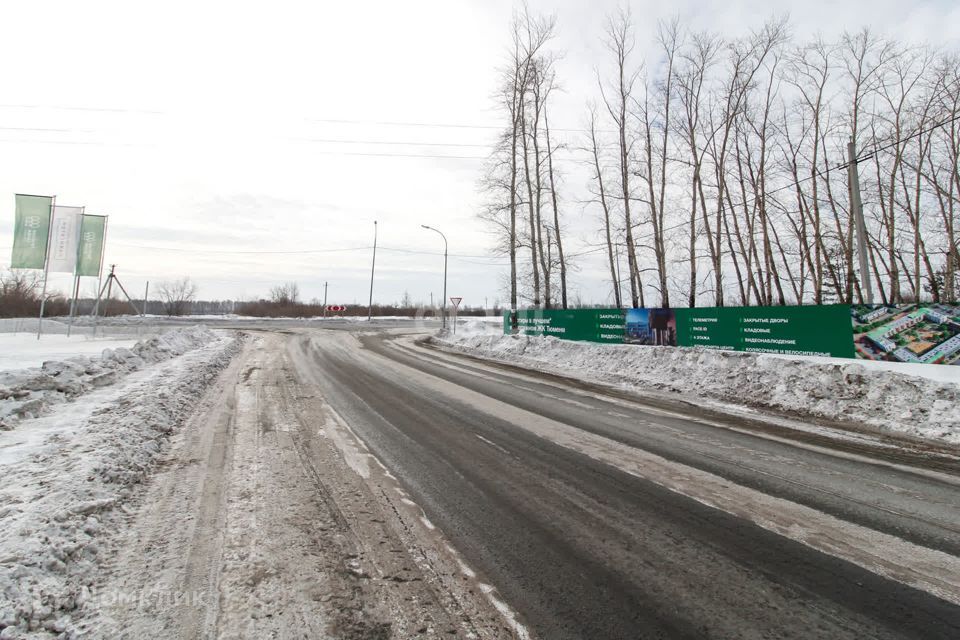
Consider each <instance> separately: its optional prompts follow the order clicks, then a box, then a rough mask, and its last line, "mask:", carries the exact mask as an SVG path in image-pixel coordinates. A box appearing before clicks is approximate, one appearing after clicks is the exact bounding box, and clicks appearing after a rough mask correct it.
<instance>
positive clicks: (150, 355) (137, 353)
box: [0, 326, 217, 431]
mask: <svg viewBox="0 0 960 640" xmlns="http://www.w3.org/2000/svg"><path fill="white" fill-rule="evenodd" d="M216 338H217V336H216V334H215V333H214V332H213V331H211V330H210V329H207V328H205V327H199V326H197V327H188V328H181V329H175V330H173V331H168V332H167V333H164V334H161V335H158V336H154V337H152V338H149V339H147V340H142V341H140V342H137V343H136V344H135V345H133V346H132V347H131V348H126V347H116V348H107V349H103V350H102V352H101V354H100V356H99V357H90V356H85V355H77V356H73V357H69V358H65V359H62V360H61V359H53V360H48V361H46V362H44V363H43V365H42V366H41V367H33V368H27V369H17V370H7V371H0V431H2V430H10V429H13V428H14V427H15V426H16V424H17V422H19V421H20V420H22V419H29V418H33V417H36V416H39V415H41V414H42V413H43V412H44V411H46V410H47V409H48V408H49V407H50V406H51V405H55V404H59V403H62V402H66V401H68V400H71V399H73V398H75V397H77V396H79V395H81V394H83V393H86V392H88V391H90V390H91V389H96V388H99V387H104V386H106V385H110V384H113V383H114V382H116V381H117V380H118V379H119V378H120V377H122V376H123V375H125V374H127V373H129V372H131V371H136V370H138V369H140V368H142V367H143V366H144V365H146V364H149V363H153V362H160V361H162V360H168V359H170V358H172V357H174V356H178V355H181V354H183V353H186V352H187V351H190V350H191V349H196V348H198V347H201V346H203V345H205V344H207V343H209V342H211V341H213V340H215V339H216ZM36 343H39V344H40V345H41V346H42V345H43V341H42V340H41V341H35V344H36Z"/></svg>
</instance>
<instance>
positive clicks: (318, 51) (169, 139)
mask: <svg viewBox="0 0 960 640" xmlns="http://www.w3.org/2000/svg"><path fill="white" fill-rule="evenodd" d="M630 4H631V7H632V8H633V12H634V15H635V16H636V18H637V21H638V25H637V26H638V50H639V51H643V50H647V49H650V46H651V36H652V33H653V29H654V26H655V24H656V21H657V20H658V19H668V18H670V17H672V16H674V15H679V16H680V18H681V20H682V22H683V23H684V24H687V25H690V26H691V27H693V28H698V29H703V28H712V29H716V30H718V31H721V32H722V33H724V34H728V35H735V34H739V33H743V32H744V31H746V30H748V29H749V28H751V27H755V26H757V25H759V24H760V23H761V22H762V21H763V20H764V19H765V18H767V17H769V16H770V15H772V14H773V13H784V12H789V14H790V15H791V17H792V24H793V27H794V30H795V32H796V34H797V36H798V37H805V36H807V35H810V34H813V33H815V32H818V31H819V32H821V33H823V34H824V35H825V36H826V37H834V36H836V35H837V34H838V33H840V32H841V31H843V30H844V29H850V30H855V29H859V28H860V27H862V26H870V27H872V28H873V29H875V30H877V31H878V32H881V33H886V34H889V35H891V36H896V37H898V38H900V39H902V40H907V41H917V42H923V41H929V42H932V43H936V44H940V45H944V46H951V47H957V46H958V43H960V3H958V2H957V1H956V0H932V1H928V2H910V1H909V0H869V1H859V0H847V1H846V2H826V1H817V0H808V1H806V2H803V3H796V5H795V6H794V3H790V2H777V1H776V0H766V1H759V0H757V1H755V0H740V1H730V0H726V1H723V2H703V1H695V0H688V1H680V2H672V3H666V2H662V1H656V2H654V1H634V2H631V3H630ZM616 5H617V3H616V2H614V1H607V0H592V1H591V2H582V1H574V0H559V1H556V2H546V1H541V2H535V1H531V3H530V6H531V8H532V9H533V10H534V11H537V12H544V13H555V14H556V16H557V20H558V29H559V31H558V36H559V37H558V38H557V41H556V43H555V44H556V49H557V50H560V51H563V59H562V60H561V62H560V64H559V66H558V74H559V79H560V82H561V84H562V85H563V87H564V92H563V93H562V94H560V95H559V96H558V103H557V105H556V106H555V108H554V111H553V112H552V114H551V126H552V127H554V128H557V129H562V128H566V129H577V128H579V127H582V126H583V118H584V105H585V103H586V101H587V100H588V99H591V98H593V97H594V82H593V80H592V73H593V71H592V70H593V68H594V67H596V66H598V65H599V66H600V67H601V68H603V65H604V64H605V62H606V60H605V59H604V57H603V55H602V49H601V45H600V40H599V36H600V33H601V30H602V24H603V21H604V17H605V14H606V13H607V12H609V11H611V10H613V9H614V8H615V7H616ZM513 7H514V4H513V3H512V2H506V1H501V0H495V1H487V0H470V1H467V0H459V1H458V0H438V1H426V0H407V1H405V2H397V1H396V0H393V1H382V2H348V1H341V2H323V1H321V2H317V1H313V2H282V1H274V2H256V3H252V2H249V3H248V2H237V1H233V2H198V1H193V2H182V3H181V2H169V1H168V2H162V3H161V2H156V3H145V2H110V3H107V2H94V1H91V0H85V1H84V2H43V1H31V2H4V3H2V4H0V25H2V27H0V29H2V33H0V60H2V61H3V62H2V64H0V149H2V152H0V267H3V268H5V267H6V266H8V265H9V259H10V245H11V232H12V228H13V204H14V199H13V194H14V193H18V192H19V193H32V194H48V195H56V196H57V202H58V203H61V204H65V205H85V206H86V207H87V211H88V213H97V214H108V215H109V216H110V227H109V234H108V240H107V262H108V263H117V265H118V267H117V268H118V273H119V274H120V276H121V278H122V279H123V281H124V283H125V284H127V286H128V288H129V289H132V290H133V291H136V292H137V293H136V294H135V295H136V296H137V297H139V296H141V295H142V293H141V292H142V290H143V285H144V282H145V281H146V280H151V281H152V282H154V283H156V282H158V281H161V280H164V279H172V278H176V277H180V276H184V275H189V276H191V277H192V278H194V279H195V280H196V281H197V283H198V284H199V286H200V296H201V297H202V298H206V299H215V298H232V299H249V298H255V297H257V296H261V295H265V294H266V292H267V291H268V289H269V288H270V286H272V285H274V284H278V283H281V282H285V281H297V282H299V283H300V288H301V291H302V293H303V295H304V297H305V298H306V299H310V298H313V297H322V295H323V282H324V281H328V282H329V283H330V300H329V302H330V303H331V304H339V303H353V302H365V301H366V298H367V287H368V284H369V281H368V279H369V274H370V257H371V251H370V249H369V246H370V245H371V244H372V242H373V230H374V224H373V222H374V220H377V221H378V222H379V225H378V226H379V240H378V242H379V245H380V250H379V251H378V254H377V278H376V284H375V289H374V298H375V300H377V301H380V302H384V303H390V302H396V301H398V300H399V299H400V297H401V296H402V295H403V293H404V292H405V291H408V292H409V293H410V295H411V296H412V297H413V299H414V300H422V301H428V300H429V298H430V294H431V292H432V293H433V294H434V296H439V295H440V293H441V290H442V267H443V259H442V256H441V255H440V254H442V250H443V243H442V240H441V239H440V237H439V236H437V235H436V234H433V233H430V232H428V231H425V230H423V229H421V228H420V225H421V224H428V225H431V226H435V227H437V228H439V229H440V230H442V231H444V232H445V233H446V235H447V237H448V239H449V242H450V252H451V260H450V284H449V287H448V289H449V291H448V295H462V296H463V297H464V298H465V301H464V302H465V304H483V303H484V300H485V299H487V300H488V301H489V302H490V303H492V302H493V301H494V300H495V299H497V298H502V296H503V294H502V284H503V278H504V274H505V273H506V271H507V267H506V266H505V265H506V260H505V259H503V258H498V257H493V256H491V254H490V250H489V247H490V246H491V244H492V241H491V238H490V236H489V235H488V233H487V230H486V229H485V228H484V227H483V225H482V224H481V223H480V222H479V221H478V220H477V219H476V212H477V211H478V209H479V206H480V202H481V199H480V195H479V194H478V192H477V181H478V178H479V177H480V174H481V169H482V166H483V158H484V157H485V156H486V155H487V154H488V153H489V144H490V142H491V140H492V139H493V138H494V136H495V135H496V127H498V126H499V125H500V123H501V120H502V118H501V115H500V114H499V113H497V111H496V110H495V109H494V104H493V101H492V98H491V96H492V93H493V91H494V88H495V85H496V67H497V65H498V64H500V62H501V60H502V58H503V53H504V50H505V47H506V43H507V40H508V36H509V32H508V27H509V22H510V16H511V12H512V10H513ZM400 123H406V124H400ZM562 135H563V136H565V137H566V138H567V140H568V141H569V142H571V143H575V142H576V137H577V133H576V132H575V131H567V132H564V133H563V134H562ZM566 155H567V157H565V158H561V159H560V162H559V169H560V170H561V171H562V172H563V173H564V176H565V179H564V183H563V186H562V188H563V189H564V195H565V196H566V200H567V201H566V202H565V203H564V205H563V206H564V210H565V212H566V215H567V217H568V218H569V220H570V224H571V225H572V226H573V227H574V228H576V229H577V231H578V235H579V236H580V237H579V238H577V239H575V240H571V241H570V242H571V244H572V245H573V246H569V247H568V248H567V250H568V252H576V251H578V250H580V249H582V248H584V246H585V243H589V242H592V241H593V239H594V238H593V235H592V230H593V229H595V228H596V227H597V226H598V222H596V218H595V212H592V211H590V210H587V211H584V210H583V207H582V206H581V205H578V204H576V203H575V201H576V200H577V199H578V198H580V197H582V190H583V181H584V178H583V176H582V175H581V174H580V173H579V169H578V168H577V165H576V163H575V162H574V159H575V158H574V155H573V153H572V152H568V153H567V154H566ZM285 251H286V252H289V251H316V252H315V253H300V254H283V253H263V252H285ZM239 252H246V253H239ZM600 260H601V258H598V257H593V256H589V257H587V256H585V257H583V258H582V259H581V261H580V270H579V271H578V272H577V273H576V274H574V275H573V277H572V282H571V294H572V295H576V294H577V293H578V292H579V294H580V296H581V298H582V299H583V300H584V301H596V302H605V294H604V293H603V292H604V291H606V290H607V289H608V287H606V286H602V285H600V284H599V283H600V282H601V278H602V277H603V265H602V263H601V261H600ZM67 280H69V276H63V277H55V278H53V279H52V281H51V282H52V284H53V285H54V286H55V287H57V286H58V287H60V288H62V289H66V287H67V284H66V283H67ZM86 280H88V282H86V283H85V285H84V291H86V292H88V293H92V292H93V290H94V287H95V283H94V282H93V280H92V279H86Z"/></svg>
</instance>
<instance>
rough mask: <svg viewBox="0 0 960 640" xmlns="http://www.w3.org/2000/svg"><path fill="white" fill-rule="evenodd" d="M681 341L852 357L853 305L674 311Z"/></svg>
mask: <svg viewBox="0 0 960 640" xmlns="http://www.w3.org/2000/svg"><path fill="white" fill-rule="evenodd" d="M675 314H676V327H677V342H676V344H677V345H679V346H682V347H704V348H707V349H725V350H728V351H748V352H751V353H777V354H784V355H794V356H832V357H835V358H853V357H854V349H853V340H852V337H851V334H850V305H846V304H833V305H819V306H809V307H708V308H702V309H676V310H675Z"/></svg>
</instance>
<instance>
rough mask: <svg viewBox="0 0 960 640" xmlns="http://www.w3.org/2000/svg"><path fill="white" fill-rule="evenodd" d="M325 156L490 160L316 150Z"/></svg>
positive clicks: (478, 157) (480, 157)
mask: <svg viewBox="0 0 960 640" xmlns="http://www.w3.org/2000/svg"><path fill="white" fill-rule="evenodd" d="M313 153H318V154H321V155H325V156H367V157H373V158H429V159H435V160H488V159H489V158H488V156H453V155H437V154H426V153H373V152H370V153H367V152H361V151H324V150H321V151H314V152H313Z"/></svg>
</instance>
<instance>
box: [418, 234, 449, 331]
mask: <svg viewBox="0 0 960 640" xmlns="http://www.w3.org/2000/svg"><path fill="white" fill-rule="evenodd" d="M420 226H421V227H423V228H424V229H427V230H429V231H436V232H437V233H439V234H440V237H441V238H443V300H442V301H441V303H440V313H441V317H442V320H443V328H444V329H446V328H447V236H445V235H443V232H442V231H440V230H439V229H434V228H433V227H428V226H427V225H425V224H422V225H420Z"/></svg>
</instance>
